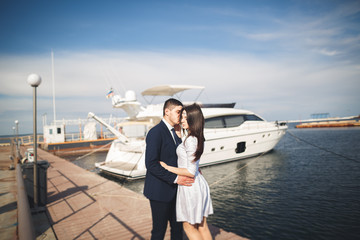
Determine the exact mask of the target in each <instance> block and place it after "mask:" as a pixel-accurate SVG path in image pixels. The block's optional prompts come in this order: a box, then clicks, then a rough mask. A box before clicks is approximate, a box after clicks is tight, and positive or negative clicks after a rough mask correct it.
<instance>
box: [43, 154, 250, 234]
mask: <svg viewBox="0 0 360 240" xmlns="http://www.w3.org/2000/svg"><path fill="white" fill-rule="evenodd" d="M38 154H39V160H41V159H44V160H47V161H48V162H49V163H50V167H49V168H48V171H47V174H48V176H47V177H48V186H47V187H48V199H47V200H48V204H47V211H48V216H49V218H50V222H51V224H52V227H53V230H54V232H55V234H56V236H57V238H58V239H150V232H151V224H152V220H151V210H150V206H149V201H148V200H147V199H146V198H145V197H144V196H143V195H141V194H138V193H135V192H133V191H130V190H128V189H126V188H124V187H122V186H120V185H119V184H118V183H115V182H113V181H110V180H107V179H105V178H103V177H101V176H99V175H97V174H95V173H92V172H89V171H86V170H85V169H82V168H80V167H78V166H76V165H75V164H72V163H71V162H68V161H66V160H64V159H62V158H59V157H57V156H54V155H52V154H50V153H47V152H45V151H43V150H40V149H39V151H38ZM210 229H211V232H212V235H213V238H214V239H216V240H222V239H244V238H242V237H239V236H237V235H235V234H233V233H229V232H225V231H224V230H222V229H219V228H217V227H214V226H211V228H210ZM165 239H170V235H169V230H168V231H167V234H166V237H165Z"/></svg>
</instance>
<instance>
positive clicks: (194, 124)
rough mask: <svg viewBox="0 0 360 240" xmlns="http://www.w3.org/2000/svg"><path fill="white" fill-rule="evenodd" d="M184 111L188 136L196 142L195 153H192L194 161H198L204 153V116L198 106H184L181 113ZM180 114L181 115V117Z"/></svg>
mask: <svg viewBox="0 0 360 240" xmlns="http://www.w3.org/2000/svg"><path fill="white" fill-rule="evenodd" d="M184 110H185V111H186V119H187V122H188V125H189V135H188V136H187V138H188V137H189V136H194V137H196V138H197V140H198V145H197V148H196V151H195V153H194V157H195V159H194V161H196V160H198V159H200V157H201V155H202V154H203V152H204V141H205V138H204V125H205V119H204V115H203V113H202V111H201V108H200V106H199V105H198V104H196V103H194V104H192V105H188V106H185V107H184V108H183V109H182V112H183V111H184ZM182 112H181V115H180V116H182Z"/></svg>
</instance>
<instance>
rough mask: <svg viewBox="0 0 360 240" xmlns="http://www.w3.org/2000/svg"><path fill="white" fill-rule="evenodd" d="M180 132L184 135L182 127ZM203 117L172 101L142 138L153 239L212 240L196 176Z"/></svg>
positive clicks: (205, 189)
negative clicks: (144, 150) (167, 229)
mask: <svg viewBox="0 0 360 240" xmlns="http://www.w3.org/2000/svg"><path fill="white" fill-rule="evenodd" d="M179 124H181V126H182V129H181V127H180V125H179ZM204 141H205V139H204V116H203V114H202V111H201V109H200V107H199V105H197V104H192V105H189V106H186V107H183V105H182V103H181V102H180V101H178V100H176V99H173V98H170V99H168V100H167V101H166V102H165V103H164V107H163V119H162V120H161V121H160V123H159V124H157V125H156V126H154V127H153V128H152V129H151V130H150V131H149V133H148V135H147V137H146V153H145V164H146V168H147V172H146V178H145V185H144V195H145V196H146V197H147V198H148V199H149V200H150V206H151V213H152V220H153V228H152V231H151V239H163V238H164V235H165V232H166V228H167V225H168V222H170V228H171V239H183V230H184V231H185V233H186V235H187V236H188V238H189V239H190V240H192V239H212V237H211V234H210V231H209V228H208V225H207V221H206V218H207V217H208V215H210V214H212V213H213V207H212V202H211V198H210V190H209V186H208V184H207V182H206V180H205V178H204V177H203V176H202V174H201V173H200V172H199V161H200V157H201V155H202V153H203V150H204Z"/></svg>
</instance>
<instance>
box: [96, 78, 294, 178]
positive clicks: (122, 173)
mask: <svg viewBox="0 0 360 240" xmlns="http://www.w3.org/2000/svg"><path fill="white" fill-rule="evenodd" d="M189 89H201V90H202V89H204V87H200V86H187V85H185V86H184V85H165V86H158V87H154V88H151V89H148V90H145V91H144V92H142V95H143V96H159V95H162V96H173V95H175V94H178V93H181V92H183V91H185V90H189ZM112 103H113V106H114V107H118V108H122V109H124V110H125V111H126V112H127V114H128V116H129V117H128V118H127V121H124V122H122V123H120V124H119V125H118V126H117V129H114V128H112V127H111V126H109V125H108V124H106V123H105V122H104V121H102V120H101V119H99V118H97V117H96V116H95V115H94V114H93V113H89V117H93V118H94V119H95V120H97V121H99V122H100V123H102V124H103V125H105V126H106V127H107V128H108V129H109V130H110V131H112V132H114V134H115V135H116V136H117V137H118V138H117V139H116V140H114V141H113V143H112V145H111V147H110V149H109V151H108V154H107V156H106V159H105V161H104V162H100V163H96V164H95V166H96V167H98V168H99V169H100V170H101V171H102V172H104V173H107V174H110V175H114V176H117V177H123V178H128V179H137V178H143V177H145V173H146V167H145V154H144V152H145V147H146V146H145V137H146V134H147V132H148V131H149V130H150V129H151V127H153V126H154V125H156V124H157V123H158V122H159V121H160V120H161V118H162V107H163V103H161V104H157V105H154V104H149V105H148V106H146V107H142V106H141V104H140V103H139V102H138V101H136V97H135V94H134V92H132V91H128V92H127V93H126V96H125V98H121V97H120V96H119V95H115V96H112ZM183 103H184V105H186V104H189V103H186V102H183ZM199 104H200V105H201V106H202V111H203V114H204V117H205V129H204V134H205V139H206V141H205V148H204V153H203V155H202V157H201V159H200V166H207V165H213V164H219V163H224V162H229V161H234V160H239V159H244V158H249V157H253V156H257V155H259V154H262V153H266V152H268V151H270V150H272V149H273V148H274V147H275V145H276V144H277V143H278V142H279V140H280V139H281V138H282V137H283V136H284V135H285V133H286V130H287V126H286V123H279V122H267V121H265V120H264V119H263V118H261V117H260V116H258V115H256V114H255V113H253V112H251V111H247V110H241V109H235V108H233V106H234V104H201V103H199Z"/></svg>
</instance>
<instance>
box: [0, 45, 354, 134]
mask: <svg viewBox="0 0 360 240" xmlns="http://www.w3.org/2000/svg"><path fill="white" fill-rule="evenodd" d="M55 56H56V58H55V80H56V109H57V115H58V116H59V118H61V117H62V116H65V117H73V116H76V114H78V116H77V117H81V118H85V117H86V114H87V112H89V111H94V112H96V113H101V114H106V113H109V114H110V113H115V114H116V113H120V112H122V111H121V110H113V109H112V108H111V103H110V101H109V100H107V99H106V98H105V95H106V93H107V91H108V89H109V88H110V86H112V87H114V88H115V89H118V90H119V91H120V93H121V94H124V90H134V91H135V92H136V93H137V97H138V100H140V101H141V102H143V103H145V101H144V99H143V98H142V97H141V96H140V93H141V92H142V91H143V90H145V89H146V88H149V87H152V86H155V85H161V84H193V85H203V86H205V87H206V89H205V93H204V94H202V95H201V97H200V99H199V100H200V101H203V102H212V103H213V102H236V103H237V107H244V108H251V109H250V110H253V111H255V112H257V113H259V114H260V115H262V116H263V117H265V118H267V119H269V120H274V119H294V118H297V117H298V115H299V113H302V114H303V115H306V114H308V115H309V114H311V113H313V112H312V111H315V110H316V109H319V111H320V110H321V109H327V108H331V109H329V110H328V111H329V112H332V113H335V112H338V113H340V114H342V113H343V112H342V109H341V108H342V107H343V104H345V103H346V101H347V100H350V99H351V101H352V102H347V103H346V104H347V105H348V106H352V107H351V108H352V109H353V111H356V110H358V109H360V107H359V102H360V99H359V98H360V97H358V96H357V95H354V94H357V93H355V90H354V89H355V88H357V89H359V88H358V87H359V84H358V83H357V82H358V76H359V75H360V74H359V73H360V70H359V68H357V67H356V66H351V65H350V66H341V65H340V66H326V65H323V64H319V63H317V62H316V61H311V60H309V61H304V59H301V58H299V59H296V58H294V59H291V58H286V59H284V60H282V59H277V60H273V61H268V60H267V61H265V60H262V59H259V58H256V57H254V56H245V55H241V54H221V53H216V52H207V53H205V52H203V53H201V54H200V53H198V54H191V53H179V52H171V53H159V52H100V51H99V52H91V53H86V54H84V53H59V54H55ZM0 61H1V62H2V63H4V62H6V66H5V67H0V76H1V86H2V88H1V89H0V92H1V94H2V95H5V96H6V97H2V98H0V103H1V111H0V114H1V117H2V118H3V117H4V114H6V113H9V112H10V111H14V110H16V111H29V110H31V109H32V108H31V107H32V104H31V103H32V98H31V96H32V90H31V87H30V86H28V85H27V83H26V78H27V75H28V74H29V73H31V72H36V73H39V74H41V76H42V78H43V82H42V84H41V85H40V87H39V88H38V96H39V100H38V105H39V107H38V111H39V115H42V114H44V113H47V115H48V119H52V81H51V59H50V57H49V56H43V57H35V58H34V60H32V58H30V57H27V56H25V57H16V58H15V57H14V58H8V59H3V58H1V59H0ZM0 66H4V65H3V64H0ZM32 70H34V71H32ZM4 79H6V80H4ZM345 82H346V83H348V84H344V83H345ZM197 94H198V93H197V92H196V93H195V92H189V93H188V94H185V93H184V97H189V98H187V99H183V100H193V98H194V97H195V96H197ZM334 94H335V95H334ZM190 95H192V96H190ZM331 99H344V100H343V101H341V105H339V104H336V103H334V104H333V105H332V106H331V107H329V100H331ZM354 100H357V103H356V102H353V101H354ZM314 105H316V106H317V108H316V109H314V108H313V106H314ZM330 110H331V111H330ZM351 114H357V113H356V112H355V113H351ZM2 131H3V132H4V131H6V129H5V130H4V129H3V130H2Z"/></svg>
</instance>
